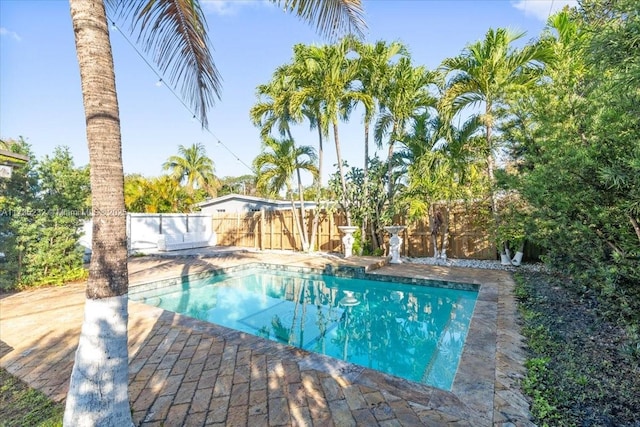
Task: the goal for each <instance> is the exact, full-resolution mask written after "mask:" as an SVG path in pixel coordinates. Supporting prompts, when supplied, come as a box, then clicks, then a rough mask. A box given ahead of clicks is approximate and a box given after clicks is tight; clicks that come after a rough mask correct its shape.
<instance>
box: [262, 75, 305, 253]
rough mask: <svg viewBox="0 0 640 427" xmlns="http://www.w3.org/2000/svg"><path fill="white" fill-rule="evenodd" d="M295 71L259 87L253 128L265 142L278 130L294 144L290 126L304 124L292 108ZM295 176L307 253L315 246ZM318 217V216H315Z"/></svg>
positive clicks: (299, 179) (301, 193) (299, 112)
mask: <svg viewBox="0 0 640 427" xmlns="http://www.w3.org/2000/svg"><path fill="white" fill-rule="evenodd" d="M291 68H292V67H291V66H289V65H284V66H281V67H278V69H277V70H276V71H275V73H274V74H273V79H272V80H271V81H270V82H269V83H268V84H265V85H260V86H258V90H257V92H258V96H259V97H260V98H261V99H260V101H259V102H258V103H257V104H256V105H254V106H253V107H252V108H251V111H250V116H251V120H252V121H253V123H254V125H256V126H260V127H261V131H260V135H261V136H262V138H267V137H268V136H269V135H270V134H271V131H272V130H273V128H275V127H277V130H278V133H279V134H280V136H283V137H284V136H287V137H288V138H289V140H290V141H292V142H293V143H294V148H295V140H294V139H293V135H292V134H291V126H290V124H291V123H299V122H300V121H301V120H302V117H303V115H302V111H301V106H300V105H297V108H296V107H293V106H292V102H291V98H292V96H294V92H295V91H296V89H297V88H296V82H295V81H294V78H293V77H294V76H293V73H292V69H291ZM296 175H297V179H298V196H299V198H300V213H301V215H302V219H303V234H304V238H303V239H302V241H303V243H305V244H304V245H303V246H304V247H305V249H306V250H309V249H310V248H311V247H312V245H309V239H308V234H307V228H306V225H305V224H306V216H307V215H306V210H305V206H304V194H303V193H304V189H303V187H302V177H301V175H300V169H299V168H296ZM316 216H317V215H316Z"/></svg>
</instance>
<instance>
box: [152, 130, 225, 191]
mask: <svg viewBox="0 0 640 427" xmlns="http://www.w3.org/2000/svg"><path fill="white" fill-rule="evenodd" d="M162 169H163V170H166V171H170V172H171V173H170V176H171V177H172V178H173V179H175V180H176V181H177V182H178V183H181V184H182V183H184V184H186V187H187V191H188V192H189V194H193V192H194V191H195V189H196V187H197V188H201V189H204V190H206V191H207V193H209V195H211V196H214V197H215V194H216V188H217V178H216V176H215V175H214V165H213V160H211V159H210V158H209V157H207V152H206V149H205V148H204V144H202V143H201V142H198V143H197V144H192V145H191V146H190V147H185V146H184V145H179V146H178V155H173V156H170V157H169V158H168V159H167V161H166V162H164V164H163V165H162Z"/></svg>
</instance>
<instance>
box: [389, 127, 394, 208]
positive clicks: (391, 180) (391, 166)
mask: <svg viewBox="0 0 640 427" xmlns="http://www.w3.org/2000/svg"><path fill="white" fill-rule="evenodd" d="M395 135H396V123H395V122H394V124H393V131H392V132H391V138H389V151H388V153H387V162H388V166H387V167H388V169H387V179H388V180H389V182H388V183H387V186H388V187H387V192H388V193H387V194H388V197H389V205H390V206H391V205H393V145H394V139H395Z"/></svg>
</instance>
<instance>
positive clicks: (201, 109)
mask: <svg viewBox="0 0 640 427" xmlns="http://www.w3.org/2000/svg"><path fill="white" fill-rule="evenodd" d="M273 2H274V3H276V4H277V5H278V6H283V7H284V9H285V10H286V11H289V12H292V13H295V14H296V15H298V16H300V17H302V18H303V19H305V20H307V21H309V22H313V23H316V25H317V28H318V30H319V31H320V32H322V33H324V34H333V33H335V32H343V31H345V30H346V31H349V30H351V29H352V28H354V29H355V30H356V31H358V32H360V31H361V28H362V27H363V25H364V21H363V20H362V10H361V7H360V0H338V1H333V2H322V1H319V0H315V1H312V0H307V1H305V0H280V1H278V0H273ZM111 4H113V5H114V6H116V9H118V8H120V9H119V10H116V12H118V15H120V16H122V17H124V18H126V19H129V20H131V21H132V22H133V23H134V26H133V29H134V31H136V32H138V33H139V40H140V41H141V42H142V45H144V46H146V48H147V50H148V51H153V52H155V53H158V55H154V57H155V58H156V61H157V62H158V65H159V68H160V70H161V71H162V72H166V71H168V72H169V74H170V80H171V82H172V83H174V84H178V83H181V87H182V94H183V96H184V97H185V99H186V100H187V101H188V102H189V103H190V105H191V106H192V108H193V110H194V112H195V113H196V114H197V115H198V116H199V117H200V119H201V122H202V124H203V125H204V126H206V125H207V111H208V109H209V108H210V107H211V105H212V104H213V101H214V98H215V96H217V94H218V93H219V90H220V80H219V77H218V72H217V70H216V68H215V66H214V64H213V60H212V57H211V53H210V49H209V41H208V37H207V26H206V22H205V19H204V14H203V12H202V9H201V8H200V7H199V3H198V2H197V1H189V2H184V1H178V0H174V1H170V0H165V1H148V2H147V1H143V0H138V1H131V2H120V1H117V0H112V1H111ZM70 9H71V21H72V25H73V30H74V34H75V44H76V53H77V57H78V63H79V68H80V80H81V85H82V94H83V102H84V108H85V122H86V128H87V130H86V132H87V143H88V147H89V164H90V169H91V190H92V206H93V212H94V216H93V241H92V248H93V256H92V258H91V266H90V269H89V280H88V284H87V291H86V293H87V301H86V304H85V320H84V323H83V328H82V332H81V335H80V341H79V344H78V350H77V352H76V360H75V363H74V367H73V371H72V374H71V382H70V384H69V393H68V395H67V401H66V408H65V415H64V421H63V422H64V424H65V425H66V426H72V425H74V426H77V425H95V424H101V425H114V426H115V425H117V426H130V425H133V422H132V419H131V412H130V407H129V398H128V354H127V318H128V312H127V301H128V299H127V293H128V271H127V239H126V217H125V215H124V214H125V212H124V189H123V187H124V184H123V182H124V176H123V167H122V148H121V147H122V144H121V132H120V115H119V110H118V99H117V94H116V86H115V74H114V66H113V56H112V54H111V42H110V40H109V25H108V20H107V15H106V11H105V6H104V1H103V0H70ZM120 12H121V13H120Z"/></svg>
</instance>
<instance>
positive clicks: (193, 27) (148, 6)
mask: <svg viewBox="0 0 640 427" xmlns="http://www.w3.org/2000/svg"><path fill="white" fill-rule="evenodd" d="M109 4H110V5H111V6H113V8H114V9H115V10H116V13H119V14H120V16H121V17H125V18H126V19H127V20H131V21H132V25H131V33H132V34H135V33H138V43H140V44H141V45H142V47H143V50H144V51H145V52H146V53H149V52H154V53H155V57H154V58H153V60H154V62H155V63H156V65H157V66H158V68H159V69H160V71H161V72H162V74H165V73H168V76H169V80H170V82H171V84H172V85H174V86H176V85H178V84H180V92H181V94H182V96H183V97H184V98H185V99H186V102H187V103H188V104H189V105H190V107H191V108H192V109H193V111H194V112H195V115H196V116H197V117H199V118H200V122H201V123H202V126H203V127H204V128H207V127H208V120H207V112H208V110H209V108H210V107H212V106H213V104H214V102H215V98H218V99H219V98H220V87H221V77H220V74H219V72H218V70H217V68H216V67H215V65H214V62H213V57H212V54H211V51H210V50H209V46H210V43H209V40H208V36H207V25H206V20H205V16H204V12H203V11H202V9H201V8H200V6H199V2H197V1H192V0H163V1H153V0H133V1H124V0H112V1H110V2H109Z"/></svg>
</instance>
